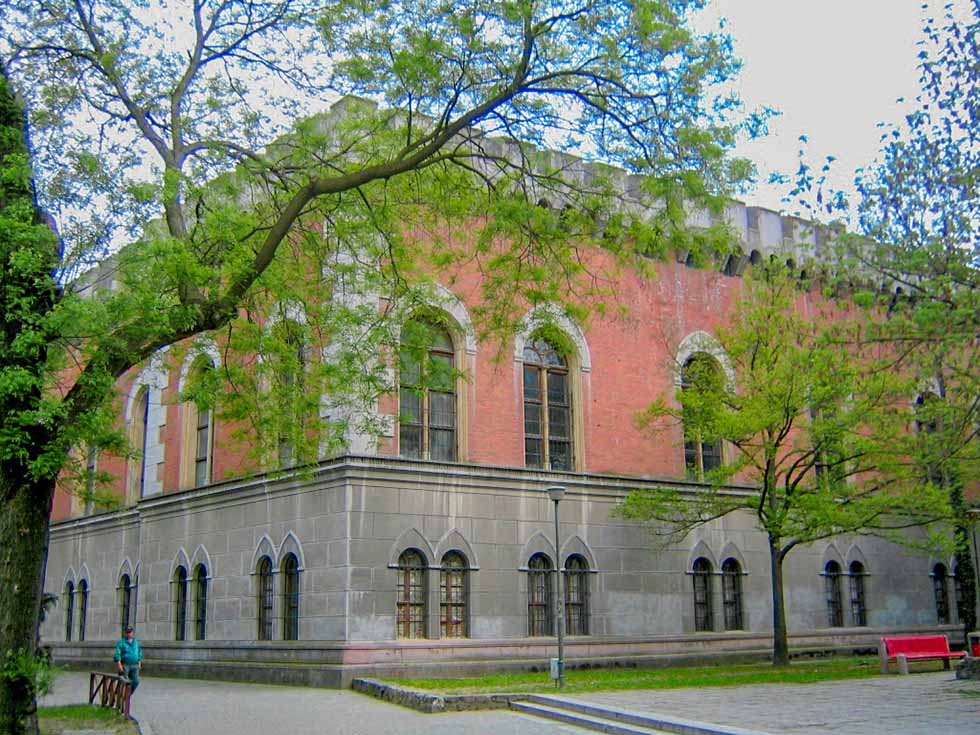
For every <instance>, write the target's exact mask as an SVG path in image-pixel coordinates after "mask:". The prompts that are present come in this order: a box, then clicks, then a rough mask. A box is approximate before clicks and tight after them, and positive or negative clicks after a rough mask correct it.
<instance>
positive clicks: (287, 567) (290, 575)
mask: <svg viewBox="0 0 980 735" xmlns="http://www.w3.org/2000/svg"><path fill="white" fill-rule="evenodd" d="M280 572H281V574H282V639H283V640H284V641H298V640H299V560H298V559H297V558H296V554H292V553H290V554H286V557H285V558H284V559H283V560H282V567H281V569H280Z"/></svg>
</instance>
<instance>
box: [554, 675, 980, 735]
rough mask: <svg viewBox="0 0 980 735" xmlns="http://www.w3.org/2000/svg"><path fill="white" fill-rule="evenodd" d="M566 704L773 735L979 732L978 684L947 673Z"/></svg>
mask: <svg viewBox="0 0 980 735" xmlns="http://www.w3.org/2000/svg"><path fill="white" fill-rule="evenodd" d="M568 698H569V699H580V700H584V701H588V702H595V703H598V704H603V705H605V706H607V707H613V708H615V709H625V710H629V711H631V712H639V713H644V712H655V713H657V714H662V715H670V716H673V717H679V718H684V719H687V720H697V721H700V722H710V723H713V724H720V725H728V726H730V727H742V728H745V729H748V730H760V731H762V732H765V733H771V735H804V734H805V735H818V734H820V733H840V734H841V735H924V734H925V733H937V735H938V734H942V735H947V734H950V735H952V734H956V733H980V682H978V681H958V680H956V679H955V678H954V675H953V673H952V672H949V671H943V672H939V673H933V672H927V673H913V674H910V675H908V676H898V675H890V676H876V677H873V678H871V679H858V680H854V681H829V682H823V683H817V684H753V685H748V686H739V687H711V688H705V689H670V690H666V691H664V690H659V691H651V690H642V691H630V692H602V693H596V694H590V695H587V696H579V695H573V696H569V697H568Z"/></svg>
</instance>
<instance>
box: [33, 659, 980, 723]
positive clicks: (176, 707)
mask: <svg viewBox="0 0 980 735" xmlns="http://www.w3.org/2000/svg"><path fill="white" fill-rule="evenodd" d="M87 696H88V675H87V674H81V673H74V672H73V673H67V674H63V675H61V676H60V677H58V680H57V683H56V686H55V692H54V693H53V694H52V695H51V696H49V697H47V698H46V699H45V700H44V702H43V704H69V703H78V702H83V701H85V700H86V698H87ZM569 698H575V699H582V700H586V701H590V702H597V703H600V704H604V705H606V706H609V707H615V708H617V709H625V710H630V711H633V712H655V713H658V714H663V715H670V716H674V717H678V718H683V719H687V720H697V721H700V722H710V723H716V724H722V725H729V726H732V727H742V728H746V729H749V730H759V731H762V732H766V733H771V734H772V735H822V734H823V733H831V732H832V733H838V734H839V735H924V734H926V733H937V734H942V735H946V734H947V733H976V732H980V682H976V681H970V682H966V681H957V680H956V679H954V678H953V675H952V673H950V672H939V673H915V674H911V675H909V676H897V675H891V676H887V677H874V678H872V679H860V680H856V681H838V682H826V683H822V684H806V685H801V684H757V685H751V686H740V687H711V688H705V689H675V690H668V691H651V690H640V691H631V692H605V693H596V694H590V695H587V696H581V695H577V696H575V697H569ZM133 714H134V716H135V717H137V718H138V719H139V720H140V723H141V725H142V726H143V733H144V735H221V734H222V733H229V734H230V735H307V734H308V733H323V734H324V735H327V734H328V733H329V735H389V734H392V735H393V734H394V733H398V735H414V734H416V733H417V734H418V735H471V734H472V735H475V734H476V733H492V734H493V735H572V734H576V733H577V734H578V735H581V733H583V732H585V731H584V730H580V729H578V728H575V727H571V726H568V725H560V724H558V723H554V722H550V721H547V720H541V719H538V718H535V717H530V716H528V715H522V714H518V713H516V712H507V711H503V710H494V711H484V712H460V713H447V714H438V715H426V714H422V713H419V712H414V711H412V710H408V709H404V708H402V707H398V706H395V705H391V704H386V703H384V702H380V701H378V700H375V699H371V698H370V697H367V696H364V695H361V694H355V693H354V692H350V691H337V690H332V689H305V688H296V687H276V686H265V685H259V684H229V683H225V682H211V681H194V680H187V679H158V678H155V677H152V676H148V677H145V678H144V679H143V684H142V685H141V686H140V689H139V691H138V692H137V694H136V696H135V697H134V698H133Z"/></svg>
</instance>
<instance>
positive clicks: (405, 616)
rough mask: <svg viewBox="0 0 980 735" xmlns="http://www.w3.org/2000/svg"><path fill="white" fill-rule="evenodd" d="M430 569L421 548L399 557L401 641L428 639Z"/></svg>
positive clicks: (398, 593) (398, 605) (398, 598)
mask: <svg viewBox="0 0 980 735" xmlns="http://www.w3.org/2000/svg"><path fill="white" fill-rule="evenodd" d="M427 566H428V564H427V563H426V561H425V557H424V556H423V555H422V552H420V551H419V550H418V549H407V550H406V551H403V552H402V553H401V556H399V557H398V591H397V598H396V602H395V605H396V607H397V629H398V630H397V632H398V637H399V638H425V634H426V617H427V613H428V605H427V604H426V602H427V600H426V595H427V586H428V585H427V584H426V581H427V574H426V572H427Z"/></svg>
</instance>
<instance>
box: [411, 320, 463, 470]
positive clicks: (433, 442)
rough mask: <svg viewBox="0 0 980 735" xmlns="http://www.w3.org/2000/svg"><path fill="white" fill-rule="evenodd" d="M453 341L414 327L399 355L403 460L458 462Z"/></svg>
mask: <svg viewBox="0 0 980 735" xmlns="http://www.w3.org/2000/svg"><path fill="white" fill-rule="evenodd" d="M455 359H456V358H455V352H454V349H453V340H452V337H451V336H450V334H449V332H448V331H446V330H445V329H444V328H442V327H439V326H435V325H433V324H428V323H426V322H421V321H414V320H413V321H409V322H407V323H406V324H405V326H404V327H403V328H402V340H401V348H400V350H399V391H398V396H399V399H398V400H399V416H398V451H399V454H400V455H401V456H402V457H415V458H420V459H437V460H442V461H447V462H453V461H455V460H456V443H457V442H456V375H455V368H454V365H455Z"/></svg>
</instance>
